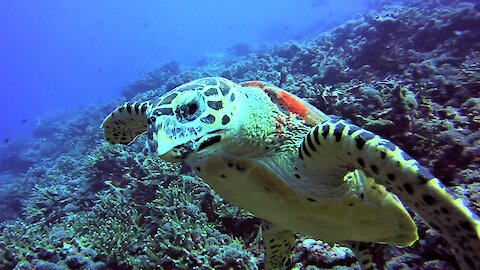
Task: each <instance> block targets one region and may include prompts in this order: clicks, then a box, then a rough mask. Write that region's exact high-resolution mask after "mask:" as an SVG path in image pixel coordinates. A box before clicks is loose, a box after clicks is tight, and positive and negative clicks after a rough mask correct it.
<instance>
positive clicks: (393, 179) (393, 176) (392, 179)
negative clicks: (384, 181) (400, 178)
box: [387, 173, 395, 182]
mask: <svg viewBox="0 0 480 270" xmlns="http://www.w3.org/2000/svg"><path fill="white" fill-rule="evenodd" d="M387 178H388V180H390V181H392V182H393V181H395V175H394V174H393V173H389V174H387Z"/></svg>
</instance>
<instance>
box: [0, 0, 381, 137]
mask: <svg viewBox="0 0 480 270" xmlns="http://www.w3.org/2000/svg"><path fill="white" fill-rule="evenodd" d="M373 2H374V1H348V0H340V1H338V0H323V1H320V0H265V1H255V0H247V1H222V0H209V1H195V0H186V1H153V0H150V1H142V2H132V1H124V0H122V1H113V0H112V1H54V0H47V1H40V0H33V1H29V0H19V1H1V2H0V5H1V6H0V46H1V47H0V139H1V141H3V142H8V141H11V140H15V139H17V138H22V137H29V136H30V135H31V132H32V129H33V128H34V127H35V124H36V122H38V121H41V119H42V115H43V114H45V113H47V112H50V111H57V110H65V109H71V108H74V107H77V106H82V105H88V104H92V103H95V102H98V101H108V100H109V99H112V98H113V97H116V96H119V95H120V93H121V90H122V89H123V88H124V87H125V86H126V85H127V84H128V83H130V82H132V81H134V80H136V79H138V78H141V77H142V74H143V73H144V72H146V71H149V70H150V69H152V68H154V67H157V66H159V65H161V64H162V63H164V62H166V61H170V60H173V61H176V62H178V63H179V64H181V65H184V66H186V67H188V66H192V65H195V64H196V63H198V61H199V60H200V59H202V58H203V57H209V56H210V57H218V56H221V55H223V54H225V53H228V49H229V48H231V47H232V46H234V45H236V44H247V45H248V46H251V47H252V48H258V47H261V46H265V45H269V44H273V43H278V42H282V41H286V40H299V39H303V38H307V37H309V36H312V35H314V34H316V33H319V32H321V31H324V30H327V29H330V28H332V27H333V26H335V25H337V24H339V23H342V22H345V21H346V20H347V19H348V18H351V17H353V16H355V15H357V14H360V13H365V12H366V11H367V10H368V8H369V6H371V5H372V3H373Z"/></svg>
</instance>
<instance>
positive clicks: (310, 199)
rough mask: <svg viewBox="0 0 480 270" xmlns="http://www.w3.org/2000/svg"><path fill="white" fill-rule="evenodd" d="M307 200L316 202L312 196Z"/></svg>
mask: <svg viewBox="0 0 480 270" xmlns="http://www.w3.org/2000/svg"><path fill="white" fill-rule="evenodd" d="M307 200H309V201H311V202H316V201H317V200H315V199H312V198H307Z"/></svg>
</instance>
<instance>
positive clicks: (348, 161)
mask: <svg viewBox="0 0 480 270" xmlns="http://www.w3.org/2000/svg"><path fill="white" fill-rule="evenodd" d="M299 157H300V159H301V160H302V162H303V164H304V165H305V166H306V167H310V168H315V169H317V170H323V171H324V172H325V171H331V172H334V173H338V172H340V171H341V170H340V169H339V168H345V169H347V168H349V169H352V168H356V169H361V170H362V171H364V172H365V173H366V174H367V175H368V176H370V177H373V178H375V179H376V180H377V181H378V182H379V183H381V184H383V185H384V186H385V187H386V188H387V190H389V191H390V192H392V193H394V194H396V195H398V197H399V198H400V199H401V200H402V201H403V202H404V203H405V204H406V205H407V206H408V207H410V208H411V209H413V210H414V211H415V212H416V213H418V214H419V215H420V217H421V218H422V219H424V220H425V221H426V223H427V224H428V225H429V226H430V227H432V228H433V229H435V230H437V231H439V232H440V234H441V235H442V236H444V237H445V238H446V239H447V241H448V242H449V243H450V245H451V246H452V248H453V249H454V252H455V254H456V259H457V262H458V263H459V265H460V266H461V268H462V269H480V253H479V252H478V251H479V250H480V218H479V217H478V216H477V215H476V214H475V213H473V212H472V211H471V210H470V209H468V208H467V207H466V206H465V205H464V203H463V201H462V200H461V199H460V198H456V197H455V196H454V195H452V193H451V191H449V190H448V189H447V188H446V187H445V186H444V185H443V184H442V183H441V182H440V180H439V179H437V178H435V177H434V176H433V175H432V174H431V173H430V172H428V170H427V169H426V168H425V167H422V166H421V165H420V164H419V163H418V162H417V161H416V160H415V159H413V158H412V157H410V156H409V155H407V154H406V153H405V152H404V151H402V150H401V149H400V148H399V147H398V146H396V145H395V144H393V143H392V142H390V141H388V140H385V139H382V138H381V137H380V136H378V135H375V134H373V133H371V132H369V131H366V130H365V129H362V128H360V127H358V126H355V125H353V124H350V123H348V122H346V121H344V120H329V121H326V122H324V123H320V124H318V125H317V126H315V127H313V128H312V129H311V130H310V132H309V133H308V134H307V135H306V137H305V139H304V140H303V142H302V144H301V145H300V147H299ZM339 177H343V175H342V176H340V175H339Z"/></svg>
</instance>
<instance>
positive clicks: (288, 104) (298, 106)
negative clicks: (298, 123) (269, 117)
mask: <svg viewBox="0 0 480 270" xmlns="http://www.w3.org/2000/svg"><path fill="white" fill-rule="evenodd" d="M277 98H278V100H279V103H280V104H281V106H282V107H284V108H285V109H286V110H288V111H290V112H292V113H294V114H296V115H298V116H300V117H301V118H303V119H305V118H306V117H307V114H308V108H307V107H306V106H305V105H303V104H302V103H300V102H299V101H298V100H297V99H296V98H295V97H293V96H292V95H290V94H289V93H287V92H285V91H279V92H278V93H277Z"/></svg>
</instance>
